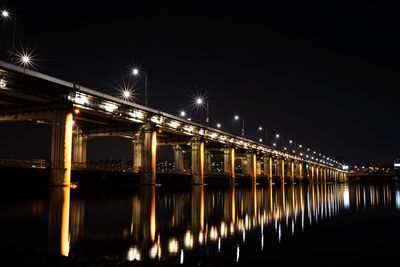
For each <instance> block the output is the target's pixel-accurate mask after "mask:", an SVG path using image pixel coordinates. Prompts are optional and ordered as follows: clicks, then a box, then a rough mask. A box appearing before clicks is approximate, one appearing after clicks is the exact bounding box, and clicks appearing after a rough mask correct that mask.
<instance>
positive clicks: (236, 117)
mask: <svg viewBox="0 0 400 267" xmlns="http://www.w3.org/2000/svg"><path fill="white" fill-rule="evenodd" d="M233 118H234V119H235V121H237V120H239V115H235V116H234V117H233ZM242 136H244V118H243V119H242Z"/></svg>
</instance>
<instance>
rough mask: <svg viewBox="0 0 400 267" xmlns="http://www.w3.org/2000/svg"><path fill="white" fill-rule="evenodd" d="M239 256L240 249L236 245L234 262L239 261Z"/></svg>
mask: <svg viewBox="0 0 400 267" xmlns="http://www.w3.org/2000/svg"><path fill="white" fill-rule="evenodd" d="M239 256H240V248H239V244H237V245H236V262H238V261H239Z"/></svg>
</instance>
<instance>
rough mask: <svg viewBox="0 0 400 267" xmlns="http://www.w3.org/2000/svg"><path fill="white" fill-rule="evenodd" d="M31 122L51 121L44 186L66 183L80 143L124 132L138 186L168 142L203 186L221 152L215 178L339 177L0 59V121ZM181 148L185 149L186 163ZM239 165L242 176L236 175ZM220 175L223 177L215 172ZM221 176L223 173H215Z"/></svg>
mask: <svg viewBox="0 0 400 267" xmlns="http://www.w3.org/2000/svg"><path fill="white" fill-rule="evenodd" d="M27 120H29V121H37V122H45V123H49V124H51V125H52V137H51V139H52V140H51V157H50V164H49V168H50V170H51V179H50V183H51V184H53V185H68V184H70V182H71V169H73V168H85V167H86V166H87V160H86V154H87V145H86V144H87V142H88V141H89V140H91V139H93V138H97V137H102V136H110V135H112V136H123V137H127V138H131V139H132V142H133V166H132V169H135V170H138V171H139V172H140V173H141V178H140V179H141V183H143V184H155V183H156V174H157V169H156V154H157V148H158V147H159V146H172V147H173V149H174V161H175V171H176V173H185V171H186V172H187V171H189V173H190V174H191V177H192V183H193V184H203V183H204V177H206V176H212V175H215V173H212V172H211V158H212V156H215V155H218V154H219V155H220V156H221V157H223V166H224V171H223V172H222V173H221V172H220V173H219V175H220V176H221V177H226V178H229V179H230V180H231V181H232V182H233V183H234V182H236V181H237V180H239V179H247V180H252V181H254V182H257V179H258V180H260V179H264V180H265V181H269V182H272V180H273V179H275V181H280V182H282V181H284V180H285V179H286V180H285V181H290V182H294V181H308V182H322V181H337V182H341V181H345V180H346V172H345V171H343V168H342V165H341V164H340V163H338V162H336V161H334V160H332V159H329V160H328V159H316V158H309V157H308V156H307V157H305V156H299V155H293V154H289V153H286V152H284V151H280V150H277V149H276V148H272V147H269V146H266V145H264V144H261V143H258V142H256V141H253V140H249V139H246V138H243V137H239V136H236V135H233V134H230V133H227V132H224V131H221V130H219V129H214V128H212V127H208V126H206V125H203V124H199V123H196V122H193V121H189V120H186V119H185V118H181V117H177V116H174V115H171V114H168V113H165V112H161V111H159V110H156V109H152V108H149V107H146V106H142V105H139V104H136V103H133V102H129V101H125V100H121V99H119V98H116V97H113V96H111V95H107V94H104V93H101V92H98V91H95V90H92V89H89V88H86V87H83V86H80V85H78V84H74V83H71V82H67V81H63V80H60V79H57V78H54V77H50V76H48V75H45V74H42V73H39V72H36V71H32V70H29V69H25V68H22V67H19V66H15V65H12V64H9V63H6V62H3V61H0V122H10V121H27ZM183 150H185V151H190V153H191V159H190V161H189V165H190V166H186V165H188V164H187V162H185V161H184V154H183ZM235 162H236V163H237V162H240V165H241V166H242V173H241V174H240V175H238V174H237V173H235ZM221 174H222V175H221ZM221 179H222V178H221Z"/></svg>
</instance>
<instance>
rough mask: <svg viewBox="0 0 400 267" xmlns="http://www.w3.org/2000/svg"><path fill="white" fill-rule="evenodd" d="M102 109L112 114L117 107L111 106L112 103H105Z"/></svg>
mask: <svg viewBox="0 0 400 267" xmlns="http://www.w3.org/2000/svg"><path fill="white" fill-rule="evenodd" d="M103 108H104V109H105V110H106V111H108V112H114V110H116V109H117V108H118V107H117V105H115V104H112V103H105V104H104V105H103Z"/></svg>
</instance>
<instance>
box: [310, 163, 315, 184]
mask: <svg viewBox="0 0 400 267" xmlns="http://www.w3.org/2000/svg"><path fill="white" fill-rule="evenodd" d="M310 179H311V183H315V167H314V165H312V164H311V165H310Z"/></svg>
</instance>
